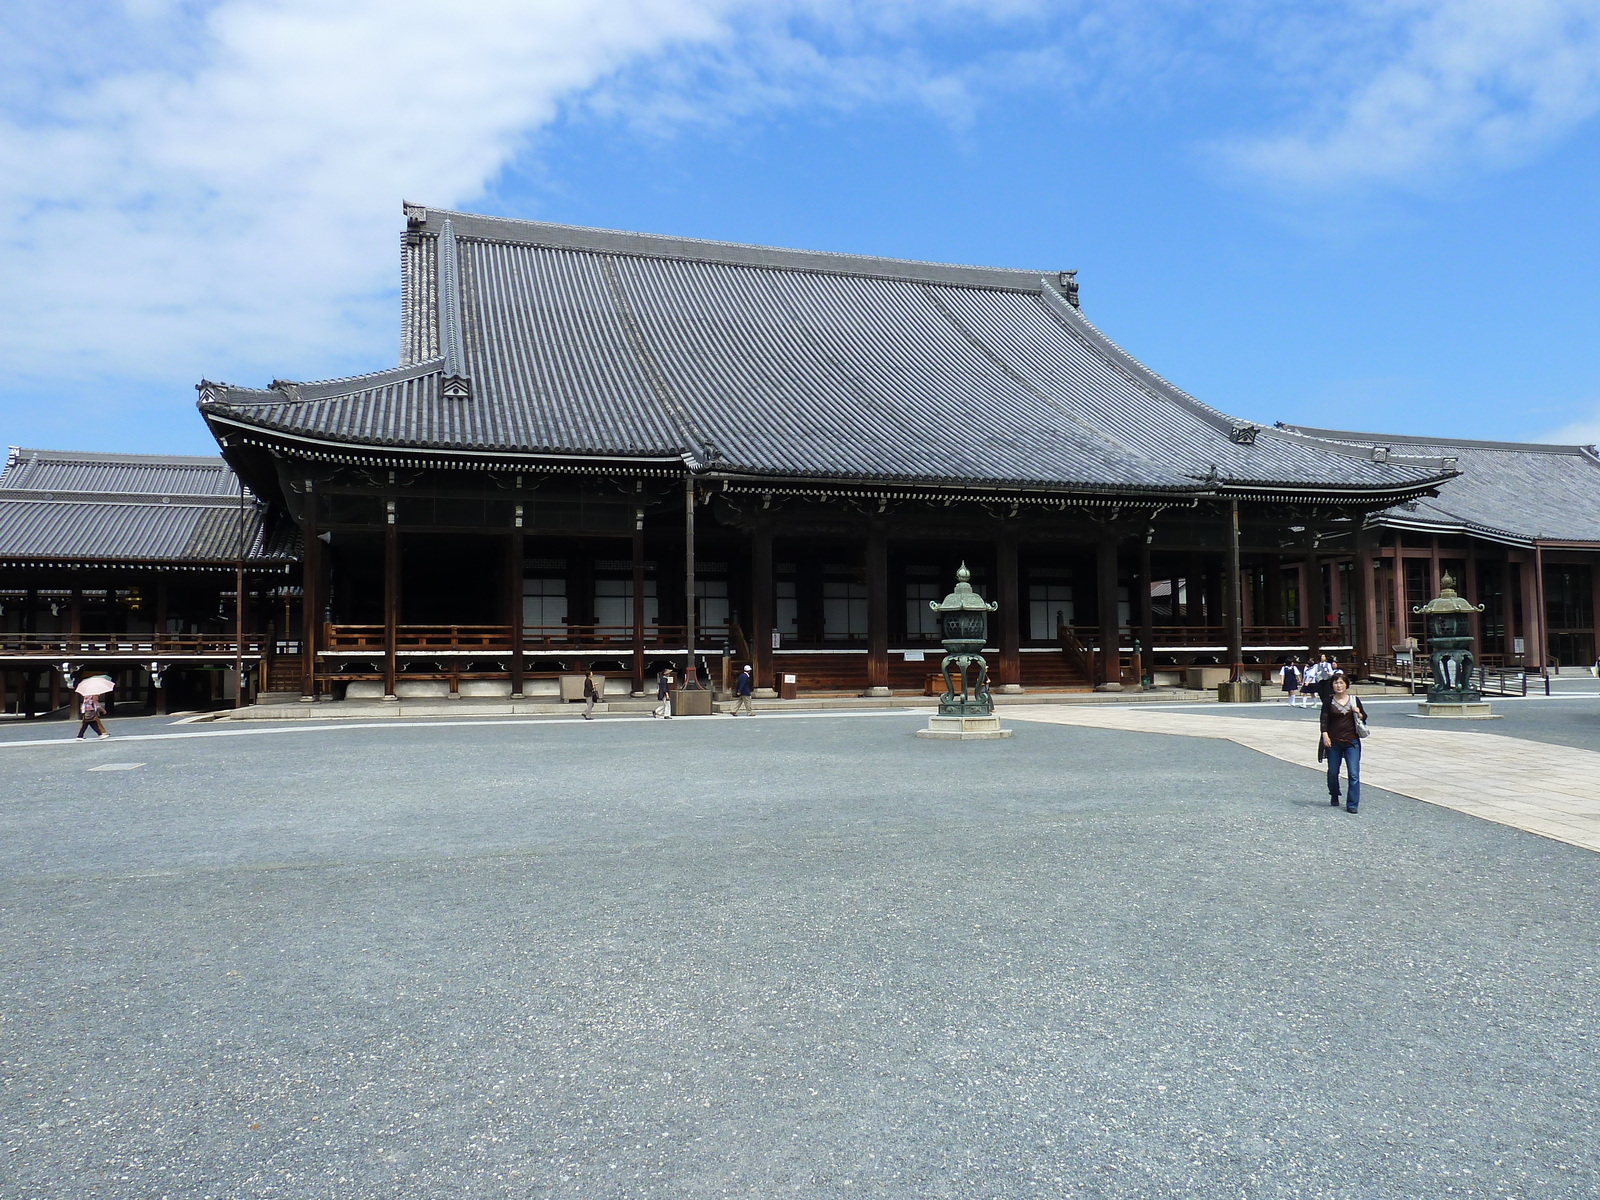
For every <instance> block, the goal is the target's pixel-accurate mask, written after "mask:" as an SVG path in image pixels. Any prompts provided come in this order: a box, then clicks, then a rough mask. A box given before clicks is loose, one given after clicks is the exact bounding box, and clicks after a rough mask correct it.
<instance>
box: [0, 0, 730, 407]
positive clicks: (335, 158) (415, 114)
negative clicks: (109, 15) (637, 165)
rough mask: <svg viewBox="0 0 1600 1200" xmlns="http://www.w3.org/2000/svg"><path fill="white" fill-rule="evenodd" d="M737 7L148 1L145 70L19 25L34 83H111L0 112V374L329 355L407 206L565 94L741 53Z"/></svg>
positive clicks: (478, 185) (46, 25) (463, 188)
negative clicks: (721, 45) (711, 50)
mask: <svg viewBox="0 0 1600 1200" xmlns="http://www.w3.org/2000/svg"><path fill="white" fill-rule="evenodd" d="M736 3H737V0H541V2H540V3H537V4H530V3H522V2H518V0H477V2H476V3H470V4H465V3H458V4H455V5H452V6H446V7H441V6H439V5H437V4H433V3H420V2H418V0H353V2H347V3H344V4H339V5H331V4H328V3H326V2H324V0H223V2H222V3H218V4H215V5H213V6H212V7H210V8H209V9H208V10H206V11H205V12H204V13H203V14H202V15H201V16H200V18H199V19H196V17H195V16H194V15H193V14H192V12H191V11H190V10H189V9H186V8H185V7H183V6H181V5H174V4H166V5H163V4H154V3H144V4H141V5H138V6H137V7H135V8H133V9H130V10H129V13H128V14H127V16H126V17H125V18H123V20H124V21H125V33H126V35H127V36H128V37H131V38H134V39H136V40H137V41H138V42H139V43H140V45H141V46H142V48H143V49H144V50H145V51H146V56H145V57H142V59H141V62H142V65H138V66H136V65H134V64H133V63H131V62H129V61H126V60H125V59H124V58H123V57H122V56H120V55H118V54H116V53H115V47H114V46H113V47H110V48H108V47H107V46H106V45H105V41H106V39H105V38H104V36H103V34H102V32H101V27H99V26H96V25H94V23H93V22H92V21H91V20H90V14H89V13H88V11H87V10H85V11H82V12H80V13H79V14H78V16H79V18H80V21H81V22H82V23H81V24H80V25H79V26H78V29H79V30H80V31H81V32H78V33H76V35H74V34H72V32H71V27H72V23H71V22H70V21H63V20H62V19H61V17H60V13H59V10H57V12H56V15H55V17H53V18H52V19H50V20H48V21H45V20H43V19H42V18H39V19H35V18H38V12H39V10H35V11H33V12H32V13H28V12H24V13H23V20H24V23H25V24H26V25H27V28H26V29H24V30H23V31H22V33H23V34H24V35H26V34H29V33H42V34H43V35H44V36H42V37H40V38H39V39H37V40H35V41H34V42H32V43H31V44H32V45H33V46H34V48H35V49H34V52H33V53H32V54H31V55H29V54H25V53H21V52H14V53H13V54H12V55H11V57H12V58H13V59H14V60H20V61H21V62H22V64H23V65H24V66H25V67H26V68H28V69H29V70H30V71H31V73H32V74H33V75H34V77H35V78H37V79H39V80H41V81H43V80H47V79H49V78H50V77H51V72H52V65H53V64H58V65H59V66H60V67H61V69H62V70H63V71H65V70H67V69H68V68H69V66H70V64H71V63H73V62H74V61H77V60H79V59H80V58H83V57H88V58H91V59H92V58H94V56H96V55H100V56H102V58H103V60H104V61H105V62H107V63H108V64H109V68H110V69H108V70H105V71H104V72H102V73H100V74H97V75H92V76H91V77H89V78H86V79H83V80H82V81H81V82H80V83H79V84H78V86H70V87H66V88H60V87H41V88H40V89H38V90H37V91H35V93H34V96H35V97H36V98H37V99H38V101H39V102H36V103H35V104H33V105H32V106H30V107H26V108H25V107H24V106H23V105H22V103H21V102H20V101H19V98H18V96H17V93H16V92H15V91H10V92H8V93H7V94H6V99H7V100H8V101H9V104H8V108H9V110H10V114H9V116H7V117H4V118H0V259H3V266H0V289H3V291H4V293H5V296H6V300H5V301H4V303H5V306H6V308H7V310H8V311H7V312H6V313H5V318H4V328H5V334H4V337H5V342H4V345H3V346H0V363H3V365H4V367H5V368H6V369H8V370H10V371H12V372H15V373H20V374H22V375H24V376H49V375H57V376H59V375H62V374H67V375H70V374H72V373H74V372H75V371H82V372H85V373H89V374H93V373H95V372H97V371H100V370H115V371H118V372H125V373H129V374H134V375H145V376H157V377H170V375H171V374H172V372H173V371H174V370H175V369H181V368H176V366H175V364H176V363H177V362H182V363H183V364H186V366H187V371H186V373H188V374H191V375H192V374H197V373H198V372H199V370H200V369H202V368H203V367H204V366H205V365H207V363H208V362H217V361H223V362H234V363H237V362H240V361H241V360H244V361H246V362H249V361H254V362H257V363H260V364H262V365H263V366H264V365H265V364H266V363H268V362H272V363H275V364H277V365H280V366H284V367H288V366H292V365H293V364H294V363H295V362H296V361H303V360H304V359H305V358H306V357H308V356H323V355H334V354H337V353H338V352H339V351H340V350H341V349H342V348H347V347H348V346H349V345H350V343H351V339H352V334H355V333H358V332H359V327H361V326H362V325H363V323H364V322H366V321H367V320H368V319H369V314H368V307H367V306H364V305H363V303H362V301H363V299H364V298H365V297H368V296H370V295H371V294H373V293H375V292H379V291H383V290H386V289H389V288H392V286H393V283H394V276H395V271H394V267H395V263H396V257H397V249H396V247H397V231H398V228H399V201H400V199H401V198H402V197H414V198H417V199H421V200H425V201H429V202H432V203H435V204H450V203H455V202H459V201H461V200H464V199H466V198H470V197H471V196H473V195H474V194H476V193H478V192H479V191H481V190H482V188H483V187H484V186H485V184H486V183H487V182H488V181H489V180H490V179H491V178H492V177H493V176H494V174H495V173H496V172H497V171H498V170H499V169H500V168H501V167H502V166H503V165H504V163H505V162H506V161H507V159H508V158H509V157H510V156H511V155H512V154H513V153H514V152H515V151H516V149H517V148H518V147H519V145H521V143H522V139H523V138H524V137H526V136H527V134H528V132H529V131H530V130H533V129H536V128H537V127H538V126H540V125H541V124H542V123H545V122H547V121H548V120H549V119H550V118H551V116H552V115H553V114H554V112H555V111H556V108H557V105H558V104H559V103H560V101H561V99H562V98H563V97H564V96H568V95H570V94H572V93H573V92H575V91H577V90H580V89H582V88H585V87H588V86H590V85H592V84H593V83H594V82H595V81H596V80H597V79H600V78H601V77H603V76H604V75H605V74H607V73H608V72H611V71H614V70H616V69H618V68H619V67H620V66H622V65H623V64H625V63H627V62H628V61H630V60H632V59H635V58H637V57H638V56H641V55H650V54H659V53H662V52H663V51H665V50H667V49H669V48H671V47H672V46H674V45H676V44H685V43H706V42H714V41H716V40H717V39H719V38H722V37H725V36H727V24H726V22H727V16H728V13H729V11H731V10H732V9H733V8H735V7H736ZM6 32H7V31H5V30H0V41H6V40H8V39H7V38H6ZM9 32H11V33H12V34H13V37H12V38H11V39H9V40H10V41H11V44H12V45H13V46H16V45H18V44H19V42H20V39H19V38H17V37H16V36H15V35H16V33H17V31H16V30H15V29H12V30H10V31H9ZM111 40H112V41H113V42H115V41H117V40H118V36H117V34H116V33H115V32H114V33H113V37H112V39H111ZM41 42H42V43H43V45H42V48H41V46H40V43H41ZM80 49H81V50H82V54H81V55H80V54H79V53H78V51H79V50H80ZM159 52H165V53H166V54H167V58H166V59H165V60H163V59H161V58H159V57H155V58H153V59H152V58H151V57H149V55H156V54H158V53H159ZM388 315H389V318H390V320H391V321H392V314H388ZM355 340H356V341H358V342H359V341H360V340H361V339H360V337H356V339H355ZM240 347H252V348H253V349H254V350H255V352H254V353H245V354H241V353H240ZM267 369H270V368H267Z"/></svg>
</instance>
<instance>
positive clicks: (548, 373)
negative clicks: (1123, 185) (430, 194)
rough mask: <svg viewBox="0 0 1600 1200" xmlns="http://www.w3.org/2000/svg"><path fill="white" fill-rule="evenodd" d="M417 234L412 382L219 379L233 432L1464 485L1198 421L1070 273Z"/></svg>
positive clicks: (938, 474)
mask: <svg viewBox="0 0 1600 1200" xmlns="http://www.w3.org/2000/svg"><path fill="white" fill-rule="evenodd" d="M407 215H408V218H409V219H410V228H409V230H408V232H407V234H406V239H405V245H404V248H403V263H404V271H403V319H402V355H401V363H400V365H399V366H398V367H396V368H393V369H390V370H386V371H380V372H377V373H374V374H371V375H366V376H358V377H354V378H350V379H341V380H330V381H324V382H320V383H313V384H301V383H289V382H283V381H279V382H277V383H275V384H274V385H273V386H272V387H271V388H267V389H246V388H238V387H233V386H230V385H225V384H212V383H203V384H202V385H201V401H200V406H201V409H202V411H203V412H204V413H205V415H206V417H207V419H208V420H209V421H210V422H211V424H212V428H213V431H214V432H216V433H217V434H218V436H219V437H228V436H232V435H233V434H234V433H236V432H237V431H239V430H241V429H242V430H245V431H247V433H248V431H261V432H263V433H269V434H272V435H275V436H276V438H277V439H278V440H280V441H291V442H294V441H297V442H300V443H301V444H303V445H305V446H306V447H308V448H312V449H316V448H323V447H325V446H326V445H327V444H329V443H332V444H334V445H337V446H342V447H352V446H364V447H386V448H391V449H396V450H398V449H414V450H425V451H431V452H445V453H493V452H498V453H505V454H538V455H556V456H578V457H602V458H604V457H611V458H616V457H625V458H634V459H657V460H671V461H672V462H674V463H684V464H687V465H688V466H689V467H690V468H691V469H694V470H710V471H716V472H720V473H725V474H730V475H735V476H738V475H747V476H752V477H790V478H807V479H822V480H828V479H855V480H860V479H868V480H893V481H903V482H913V483H929V484H945V485H952V484H953V485H957V486H970V485H974V484H977V485H1012V486H1024V487H1036V488H1044V489H1061V490H1087V491H1095V492H1110V493H1123V492H1144V493H1149V492H1158V493H1160V492H1176V493H1195V492H1200V491H1205V490H1209V489H1214V488H1217V487H1223V488H1227V487H1229V486H1232V487H1234V488H1239V489H1248V488H1250V487H1263V488H1270V489H1278V490H1313V491H1328V490H1333V491H1356V492H1374V491H1377V492H1391V493H1392V492H1408V493H1410V494H1414V493H1416V492H1419V491H1422V490H1425V489H1426V488H1427V487H1429V486H1431V485H1432V484H1433V483H1435V482H1437V481H1438V480H1440V479H1443V478H1447V477H1448V474H1449V473H1448V471H1447V470H1445V469H1443V468H1442V467H1441V466H1440V465H1439V464H1437V463H1435V464H1431V465H1430V464H1421V463H1405V464H1391V463H1379V462H1375V461H1373V458H1372V456H1371V454H1370V453H1367V452H1362V451H1360V450H1352V449H1348V448H1344V447H1335V446H1330V445H1329V444H1327V443H1322V442H1317V441H1314V440H1310V439H1305V438H1302V437H1299V436H1297V435H1295V434H1293V433H1290V432H1285V431H1281V430H1274V429H1258V428H1257V427H1256V426H1253V425H1250V424H1249V423H1248V422H1244V421H1240V420H1236V419H1234V418H1232V417H1229V416H1227V415H1225V414H1223V413H1222V412H1219V411H1218V410H1216V409H1213V408H1210V407H1209V406H1207V405H1205V404H1202V403H1201V402H1199V401H1198V400H1196V399H1194V398H1193V397H1191V396H1189V395H1188V394H1187V393H1185V392H1182V391H1180V390H1179V389H1178V388H1176V387H1173V386H1172V385H1171V384H1169V383H1167V382H1166V381H1165V380H1163V379H1161V378H1160V377H1159V376H1157V375H1156V374H1154V373H1153V372H1151V371H1150V370H1148V369H1147V368H1146V367H1144V366H1143V365H1142V364H1140V363H1138V362H1137V361H1135V360H1134V359H1133V358H1131V357H1130V356H1129V355H1127V354H1126V353H1124V352H1123V351H1122V350H1121V349H1119V348H1118V347H1117V346H1115V345H1114V344H1113V343H1112V342H1111V341H1110V340H1109V339H1107V338H1106V337H1105V336H1104V335H1103V334H1101V333H1100V331H1099V330H1097V329H1096V328H1095V327H1094V326H1093V325H1091V324H1090V323H1089V322H1088V321H1087V320H1086V319H1085V318H1084V317H1083V315H1082V313H1081V312H1080V311H1079V310H1078V308H1077V307H1076V306H1075V304H1073V303H1070V302H1069V300H1068V299H1067V296H1066V293H1065V291H1064V289H1063V281H1062V277H1061V276H1060V274H1059V273H1046V272H1039V271H1020V270H1008V269H998V268H983V267H962V266H947V265H942V264H929V263H915V262H906V261H902V260H894V259H881V258H871V257H865V256H856V255H844V254H823V253H816V252H810V251H794V250H777V249H771V248H767V247H759V246H743V245H732V244H728V243H720V242H705V241H693V240H689V239H679V238H667V237H656V236H653V235H646V234H632V233H618V232H612V231H606V230H593V229H579V228H574V227H571V226H561V225H550V224H545V223H542V222H533V221H510V220H501V219H496V218H488V217H478V216H472V215H468V214H462V213H449V212H438V211H434V210H425V209H420V208H417V207H415V206H408V208H407ZM455 376H464V377H465V378H466V379H467V380H469V381H470V398H467V399H453V398H450V397H449V396H448V395H447V394H446V391H447V384H448V382H449V381H450V380H451V379H452V378H453V377H455Z"/></svg>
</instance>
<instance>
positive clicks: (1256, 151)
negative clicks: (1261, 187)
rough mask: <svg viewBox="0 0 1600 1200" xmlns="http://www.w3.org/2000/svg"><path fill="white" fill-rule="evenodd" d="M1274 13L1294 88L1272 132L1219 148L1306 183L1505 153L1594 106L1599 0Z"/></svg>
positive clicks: (1420, 177) (1391, 176) (1425, 174)
mask: <svg viewBox="0 0 1600 1200" xmlns="http://www.w3.org/2000/svg"><path fill="white" fill-rule="evenodd" d="M1337 15H1338V17H1339V19H1337V20H1334V21H1331V22H1330V21H1326V20H1324V21H1320V22H1319V21H1315V20H1307V19H1306V18H1305V17H1304V15H1300V16H1295V15H1293V14H1292V13H1290V14H1280V16H1281V17H1282V20H1281V22H1273V23H1271V28H1272V36H1270V37H1268V38H1266V39H1264V44H1265V45H1266V46H1267V47H1268V48H1270V49H1272V50H1274V51H1276V58H1275V61H1274V62H1273V63H1272V64H1271V65H1272V68H1273V69H1275V70H1276V71H1278V72H1279V73H1280V74H1281V76H1282V78H1283V79H1284V81H1285V84H1286V86H1287V87H1288V88H1289V89H1290V90H1291V91H1294V92H1298V93H1299V95H1300V100H1301V102H1300V104H1299V105H1298V106H1297V112H1298V116H1297V117H1296V118H1295V119H1293V120H1292V121H1291V122H1290V128H1289V129H1288V130H1287V131H1285V132H1281V133H1278V134H1275V135H1270V136H1262V137H1252V138H1248V139H1246V140H1243V141H1241V142H1238V143H1235V144H1233V145H1231V146H1228V147H1226V148H1225V153H1226V154H1227V156H1228V157H1229V158H1230V159H1231V160H1232V161H1233V162H1235V163H1236V164H1238V165H1239V166H1242V167H1243V168H1245V169H1246V170H1248V171H1250V172H1252V173H1254V174H1256V175H1258V176H1262V177H1265V178H1267V179H1270V180H1273V181H1275V182H1279V183H1283V184H1288V185H1292V186H1296V187H1302V188H1307V189H1310V190H1313V191H1328V190H1332V189H1337V188H1341V187H1346V186H1349V185H1370V184H1387V183H1395V182H1420V181H1424V180H1427V179H1430V178H1433V177H1435V176H1436V175H1437V173H1438V172H1440V171H1441V170H1443V171H1449V170H1451V169H1454V168H1458V167H1460V166H1462V165H1478V166H1488V167H1499V166H1504V165H1506V164H1508V163H1512V162H1515V161H1518V160H1519V159H1521V158H1522V157H1524V156H1526V155H1528V154H1530V153H1532V152H1534V151H1536V150H1538V149H1540V148H1541V147H1543V146H1544V145H1546V144H1548V143H1549V142H1550V141H1552V140H1553V139H1555V138H1557V137H1559V136H1561V135H1562V134H1564V133H1566V132H1568V131H1569V130H1570V129H1572V128H1573V127H1574V126H1576V125H1578V124H1579V123H1581V122H1583V121H1585V120H1587V119H1588V118H1590V117H1591V116H1593V115H1594V114H1595V112H1596V111H1600V0H1347V3H1346V5H1345V6H1344V8H1343V11H1342V12H1341V13H1339V14H1337Z"/></svg>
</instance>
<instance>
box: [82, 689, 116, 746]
mask: <svg viewBox="0 0 1600 1200" xmlns="http://www.w3.org/2000/svg"><path fill="white" fill-rule="evenodd" d="M105 715H106V706H105V705H104V704H103V703H101V701H100V697H99V696H85V697H84V698H83V701H82V704H81V706H80V707H79V709H78V716H79V717H81V718H82V720H80V721H79V722H78V736H79V737H80V738H81V737H83V734H84V731H85V730H87V729H88V728H89V727H90V726H91V725H92V726H93V727H94V731H95V732H96V733H97V734H99V735H100V736H101V737H103V738H104V737H110V736H111V735H110V734H109V733H107V732H106V727H105V722H104V720H103V718H104V717H105Z"/></svg>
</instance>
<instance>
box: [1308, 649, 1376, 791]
mask: <svg viewBox="0 0 1600 1200" xmlns="http://www.w3.org/2000/svg"><path fill="white" fill-rule="evenodd" d="M1328 682H1329V684H1330V689H1331V690H1330V694H1329V696H1328V700H1327V703H1325V704H1324V705H1323V706H1322V744H1321V746H1319V747H1318V749H1317V757H1318V758H1319V759H1321V758H1326V759H1327V760H1328V803H1329V804H1331V805H1333V806H1334V807H1336V808H1337V807H1338V804H1339V764H1340V763H1343V764H1344V765H1345V770H1346V772H1347V773H1348V774H1349V776H1350V798H1349V800H1348V802H1347V803H1346V804H1345V806H1344V810H1345V812H1355V811H1356V808H1357V806H1359V805H1360V803H1361V736H1360V734H1359V733H1357V731H1356V722H1357V720H1360V722H1361V723H1362V724H1363V725H1364V724H1366V720H1367V710H1366V708H1365V707H1364V706H1363V705H1362V703H1361V700H1360V698H1359V697H1356V696H1352V695H1351V694H1350V681H1349V680H1348V679H1347V678H1345V674H1344V672H1343V671H1341V672H1339V673H1338V674H1337V675H1335V676H1334V677H1333V678H1332V679H1330V680H1329V681H1328Z"/></svg>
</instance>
